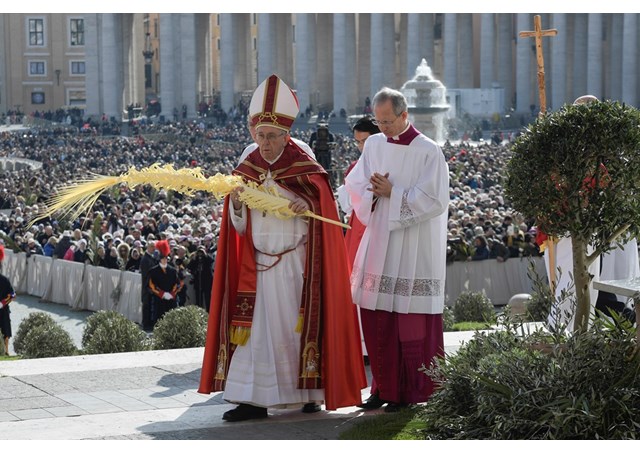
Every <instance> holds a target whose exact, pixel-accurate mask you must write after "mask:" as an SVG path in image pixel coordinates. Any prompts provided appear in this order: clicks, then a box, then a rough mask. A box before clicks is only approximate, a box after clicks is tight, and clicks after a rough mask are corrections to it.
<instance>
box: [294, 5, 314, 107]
mask: <svg viewBox="0 0 640 453" xmlns="http://www.w3.org/2000/svg"><path fill="white" fill-rule="evenodd" d="M310 16H311V14H309V13H301V14H296V34H295V41H296V56H295V65H296V67H295V70H296V76H295V85H296V94H297V96H298V102H299V103H300V113H304V112H305V110H306V108H307V107H308V106H309V104H310V103H311V87H310V84H309V72H310V71H311V68H310V65H311V60H310V59H309V22H310Z"/></svg>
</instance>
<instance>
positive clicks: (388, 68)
mask: <svg viewBox="0 0 640 453" xmlns="http://www.w3.org/2000/svg"><path fill="white" fill-rule="evenodd" d="M381 33H382V39H383V41H382V48H381V49H378V50H379V52H377V56H378V57H379V58H380V59H379V60H378V62H377V63H378V64H379V65H380V66H382V71H383V83H384V84H385V85H386V86H388V87H390V88H400V87H399V86H396V85H397V81H396V65H395V61H396V53H397V50H398V49H396V26H395V17H394V15H393V13H385V14H383V15H382V32H381ZM374 52H375V49H374ZM374 55H376V53H374ZM403 82H404V80H403Z"/></svg>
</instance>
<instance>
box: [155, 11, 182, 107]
mask: <svg viewBox="0 0 640 453" xmlns="http://www.w3.org/2000/svg"><path fill="white" fill-rule="evenodd" d="M174 19H175V15H174V14H169V13H162V14H160V45H159V46H158V47H159V49H160V105H161V107H162V114H163V115H164V116H165V117H166V119H171V120H173V109H174V108H177V109H180V107H181V106H180V105H178V104H177V102H176V79H177V77H178V75H179V71H176V68H177V67H179V66H178V61H177V55H176V54H177V53H178V51H179V50H178V48H177V41H178V40H177V39H174V36H176V34H174V33H176V27H177V24H176V23H175V22H176V21H175V20H174Z"/></svg>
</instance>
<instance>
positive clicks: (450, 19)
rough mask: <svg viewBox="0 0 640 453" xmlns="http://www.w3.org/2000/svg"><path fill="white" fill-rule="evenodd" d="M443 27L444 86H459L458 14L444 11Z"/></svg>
mask: <svg viewBox="0 0 640 453" xmlns="http://www.w3.org/2000/svg"><path fill="white" fill-rule="evenodd" d="M443 28H444V30H443V32H442V33H443V34H442V40H443V43H442V46H443V56H442V58H443V59H444V63H443V68H444V74H443V79H444V86H446V87H447V88H460V86H459V84H458V15H457V14H454V13H445V15H444V24H443Z"/></svg>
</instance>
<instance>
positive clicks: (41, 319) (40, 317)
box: [13, 312, 56, 355]
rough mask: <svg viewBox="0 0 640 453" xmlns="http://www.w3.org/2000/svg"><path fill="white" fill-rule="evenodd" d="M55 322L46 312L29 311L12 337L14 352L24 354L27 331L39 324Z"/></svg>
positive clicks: (45, 324) (53, 323) (51, 324)
mask: <svg viewBox="0 0 640 453" xmlns="http://www.w3.org/2000/svg"><path fill="white" fill-rule="evenodd" d="M55 324H56V322H55V320H54V319H53V317H52V316H51V315H50V314H48V313H42V312H36V313H29V314H28V315H27V317H26V318H24V319H23V320H22V322H21V323H20V325H19V326H18V330H17V332H16V334H15V335H14V337H13V349H14V350H15V351H16V354H19V355H24V351H25V338H26V336H27V333H29V332H30V331H31V330H32V329H34V328H36V327H39V326H53V325H55Z"/></svg>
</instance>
